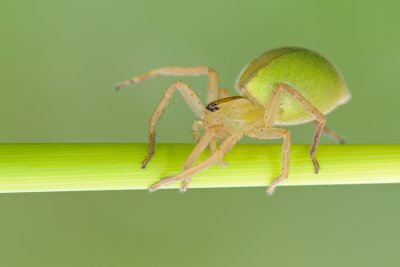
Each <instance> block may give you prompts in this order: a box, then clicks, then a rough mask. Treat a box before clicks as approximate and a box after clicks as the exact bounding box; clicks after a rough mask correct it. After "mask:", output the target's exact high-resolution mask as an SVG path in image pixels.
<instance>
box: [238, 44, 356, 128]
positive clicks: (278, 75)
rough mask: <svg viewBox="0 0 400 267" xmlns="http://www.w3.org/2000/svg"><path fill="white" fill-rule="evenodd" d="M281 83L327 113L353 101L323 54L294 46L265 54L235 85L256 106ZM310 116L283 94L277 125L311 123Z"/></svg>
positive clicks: (249, 66) (265, 101) (340, 78)
mask: <svg viewBox="0 0 400 267" xmlns="http://www.w3.org/2000/svg"><path fill="white" fill-rule="evenodd" d="M279 83H283V84H287V85H289V86H291V87H293V88H295V89H296V90H297V91H298V92H299V93H300V94H301V95H303V96H304V97H305V98H306V99H307V100H308V101H309V102H311V103H312V104H313V105H314V106H315V107H316V108H317V109H318V110H319V111H321V112H322V113H323V114H326V113H328V112H330V111H332V110H333V109H335V108H336V107H337V106H338V105H341V104H343V103H345V102H347V100H349V99H350V93H349V91H348V89H347V86H346V84H345V82H344V81H343V78H342V77H341V75H340V73H339V71H338V70H337V69H336V68H335V66H334V65H333V64H332V63H330V62H329V61H328V60H327V59H325V58H324V57H322V56H321V55H319V54H317V53H315V52H313V51H310V50H307V49H304V48H295V47H285V48H279V49H275V50H272V51H269V52H266V53H264V54H263V55H261V56H260V57H258V58H257V59H255V60H253V61H252V62H251V63H250V64H249V65H247V66H246V67H245V68H244V69H243V71H242V73H241V74H240V76H239V79H238V81H237V84H236V88H237V89H238V91H239V92H240V93H241V94H242V95H243V96H244V97H246V98H248V99H249V100H250V101H252V102H253V103H255V104H259V105H262V106H265V105H266V103H267V101H268V99H269V97H270V95H271V93H272V91H273V90H274V89H275V88H276V87H277V85H278V84H279ZM311 120H312V117H311V116H310V114H309V113H308V112H307V111H306V110H305V109H304V108H303V107H302V106H301V105H300V104H299V103H298V102H297V101H296V100H295V99H293V98H292V97H291V96H290V95H288V94H284V95H283V96H282V99H281V104H280V110H279V113H278V116H277V119H276V121H275V124H281V125H291V124H300V123H305V122H309V121H311Z"/></svg>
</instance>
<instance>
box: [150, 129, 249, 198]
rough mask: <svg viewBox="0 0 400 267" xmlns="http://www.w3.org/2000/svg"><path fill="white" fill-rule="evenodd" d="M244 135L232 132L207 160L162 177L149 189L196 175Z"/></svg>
mask: <svg viewBox="0 0 400 267" xmlns="http://www.w3.org/2000/svg"><path fill="white" fill-rule="evenodd" d="M242 137H243V133H242V132H235V133H232V134H231V135H230V136H229V137H227V138H226V139H225V140H224V142H223V143H222V144H221V145H220V146H219V148H218V149H217V150H216V151H215V152H214V153H213V154H212V155H211V156H209V157H208V158H207V159H206V160H204V161H203V162H201V163H199V164H198V165H195V166H193V167H190V168H188V169H186V170H183V171H182V172H181V173H179V174H177V175H175V176H169V177H165V178H163V179H161V180H160V181H158V182H157V183H155V184H153V185H151V186H150V187H149V191H150V192H153V191H155V190H158V189H159V188H160V187H162V186H167V185H169V184H172V183H174V182H177V181H181V180H184V179H185V178H187V177H191V176H192V175H194V174H196V173H198V172H200V171H202V170H205V169H207V168H208V167H210V166H211V165H213V164H214V163H216V162H218V160H219V159H221V158H222V157H223V156H224V154H226V153H227V152H229V151H230V150H231V149H232V148H233V147H234V146H235V145H236V144H237V142H239V140H240V139H241V138H242Z"/></svg>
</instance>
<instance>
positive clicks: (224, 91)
mask: <svg viewBox="0 0 400 267" xmlns="http://www.w3.org/2000/svg"><path fill="white" fill-rule="evenodd" d="M229 96H230V94H229V91H228V90H227V89H225V88H220V89H219V97H218V99H221V98H227V97H229Z"/></svg>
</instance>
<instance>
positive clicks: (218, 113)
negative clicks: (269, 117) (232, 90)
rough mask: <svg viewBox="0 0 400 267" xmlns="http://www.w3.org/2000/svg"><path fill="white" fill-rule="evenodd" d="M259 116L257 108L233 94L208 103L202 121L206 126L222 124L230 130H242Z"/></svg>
mask: <svg viewBox="0 0 400 267" xmlns="http://www.w3.org/2000/svg"><path fill="white" fill-rule="evenodd" d="M259 117H260V114H259V111H258V109H257V108H256V107H255V106H254V105H253V104H252V103H251V102H250V101H249V100H248V99H246V98H244V97H241V96H233V97H227V98H222V99H219V100H217V101H213V102H211V103H209V104H208V105H207V106H206V115H205V118H204V123H205V125H206V126H212V125H222V126H224V127H226V128H230V129H231V130H242V128H243V127H246V126H249V125H252V124H254V123H256V122H257V120H258V118H259ZM261 118H262V115H261Z"/></svg>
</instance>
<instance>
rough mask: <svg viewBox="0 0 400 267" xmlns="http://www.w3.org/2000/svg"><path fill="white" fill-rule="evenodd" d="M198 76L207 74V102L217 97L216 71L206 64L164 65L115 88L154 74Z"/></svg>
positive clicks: (140, 80)
mask: <svg viewBox="0 0 400 267" xmlns="http://www.w3.org/2000/svg"><path fill="white" fill-rule="evenodd" d="M159 75H162V76H199V75H208V89H207V103H210V102H212V101H215V100H217V99H218V74H217V72H216V71H215V70H214V69H213V68H210V67H207V66H196V67H164V68H158V69H154V70H151V71H149V72H146V73H144V74H142V75H140V76H136V77H133V78H131V79H129V80H125V81H123V82H120V83H118V84H117V85H115V89H117V90H119V89H122V88H124V87H126V86H128V85H130V84H134V83H138V82H142V81H145V80H148V79H151V78H154V77H156V76H159Z"/></svg>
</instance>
